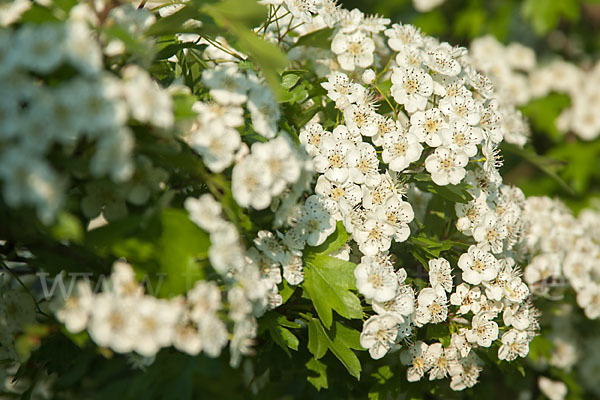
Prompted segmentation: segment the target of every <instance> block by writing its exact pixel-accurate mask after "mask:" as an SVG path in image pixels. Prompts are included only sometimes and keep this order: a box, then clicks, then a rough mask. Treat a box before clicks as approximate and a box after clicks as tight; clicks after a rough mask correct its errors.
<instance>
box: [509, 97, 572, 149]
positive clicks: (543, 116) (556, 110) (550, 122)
mask: <svg viewBox="0 0 600 400" xmlns="http://www.w3.org/2000/svg"><path fill="white" fill-rule="evenodd" d="M569 104H571V99H570V98H569V96H567V95H566V94H561V93H550V94H549V95H547V96H546V97H541V98H539V99H533V100H531V101H530V102H529V103H527V104H526V105H524V106H523V107H521V112H522V113H523V115H525V116H526V117H527V118H529V120H530V121H531V124H532V125H533V127H534V128H535V129H536V130H538V131H540V132H543V133H544V134H546V135H548V136H550V137H551V138H552V139H553V140H555V141H560V140H562V139H563V137H564V134H563V133H562V132H561V131H560V130H559V129H558V128H557V127H556V119H557V118H558V117H559V115H560V114H561V113H562V112H563V110H564V109H565V108H567V107H568V106H569Z"/></svg>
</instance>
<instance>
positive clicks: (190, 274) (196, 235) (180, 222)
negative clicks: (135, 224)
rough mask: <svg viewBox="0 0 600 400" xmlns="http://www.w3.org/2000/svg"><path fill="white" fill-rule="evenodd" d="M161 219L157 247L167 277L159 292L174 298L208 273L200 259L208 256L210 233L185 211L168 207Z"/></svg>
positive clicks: (161, 268)
mask: <svg viewBox="0 0 600 400" xmlns="http://www.w3.org/2000/svg"><path fill="white" fill-rule="evenodd" d="M160 222H161V225H162V230H161V234H160V237H159V238H158V241H157V244H156V246H157V252H158V262H159V265H160V269H159V272H162V273H165V274H166V276H165V279H164V281H163V282H162V285H161V287H160V289H159V295H160V296H161V297H173V296H177V295H180V294H184V293H186V292H187V291H188V290H189V289H191V287H192V285H193V283H194V282H195V281H197V280H198V279H200V278H201V277H202V276H203V275H204V274H203V269H202V267H201V265H200V264H199V263H198V261H197V260H198V259H205V258H207V257H208V248H209V245H210V241H209V237H208V234H207V233H206V232H204V231H203V230H201V229H200V228H198V226H196V225H195V224H194V223H193V222H192V221H190V219H189V217H188V214H187V212H186V211H185V210H181V209H174V208H167V209H164V210H162V212H161V214H160Z"/></svg>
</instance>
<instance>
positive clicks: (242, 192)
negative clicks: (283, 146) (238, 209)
mask: <svg viewBox="0 0 600 400" xmlns="http://www.w3.org/2000/svg"><path fill="white" fill-rule="evenodd" d="M269 184H270V182H269V172H268V169H267V166H266V165H265V164H264V163H263V162H262V161H260V160H258V159H256V158H255V157H252V156H248V157H246V158H244V159H243V160H242V161H240V162H238V163H237V164H236V165H235V166H234V167H233V173H232V176H231V191H232V193H233V198H234V199H235V201H236V202H237V203H238V204H239V205H240V206H242V207H252V208H255V209H257V210H264V209H265V208H267V207H268V206H269V204H270V203H271V191H270V188H269Z"/></svg>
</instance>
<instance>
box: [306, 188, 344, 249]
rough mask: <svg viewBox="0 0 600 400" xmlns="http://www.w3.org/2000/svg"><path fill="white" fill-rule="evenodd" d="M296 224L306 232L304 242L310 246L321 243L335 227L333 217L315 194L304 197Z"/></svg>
mask: <svg viewBox="0 0 600 400" xmlns="http://www.w3.org/2000/svg"><path fill="white" fill-rule="evenodd" d="M297 226H298V227H300V229H302V230H303V231H304V232H305V233H306V242H307V243H308V244H309V245H310V246H318V245H320V244H322V243H323V242H324V241H325V240H326V239H327V237H328V236H329V235H331V234H332V233H333V232H334V231H335V229H336V225H335V219H334V218H333V217H332V216H331V215H330V214H329V212H328V211H327V209H326V207H325V205H324V202H323V199H322V198H321V197H319V196H317V195H312V196H310V197H309V198H308V199H306V201H305V203H304V206H303V209H302V214H301V216H300V218H298V225H297Z"/></svg>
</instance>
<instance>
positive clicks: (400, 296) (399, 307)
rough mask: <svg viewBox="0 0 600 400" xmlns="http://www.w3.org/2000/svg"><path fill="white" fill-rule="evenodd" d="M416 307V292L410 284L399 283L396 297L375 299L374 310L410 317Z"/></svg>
mask: <svg viewBox="0 0 600 400" xmlns="http://www.w3.org/2000/svg"><path fill="white" fill-rule="evenodd" d="M355 274H356V271H355ZM359 290H360V289H359ZM361 293H362V292H361ZM414 309H415V292H414V290H413V289H412V288H411V287H410V286H408V285H399V286H398V289H397V291H396V295H395V297H394V298H393V299H391V300H388V301H383V302H382V301H377V300H373V310H374V311H375V312H376V313H377V314H387V313H391V314H398V315H400V316H402V317H408V316H410V315H411V314H412V313H413V311H414Z"/></svg>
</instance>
